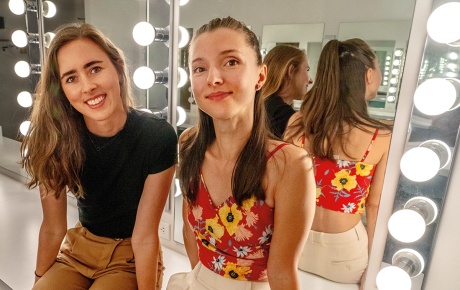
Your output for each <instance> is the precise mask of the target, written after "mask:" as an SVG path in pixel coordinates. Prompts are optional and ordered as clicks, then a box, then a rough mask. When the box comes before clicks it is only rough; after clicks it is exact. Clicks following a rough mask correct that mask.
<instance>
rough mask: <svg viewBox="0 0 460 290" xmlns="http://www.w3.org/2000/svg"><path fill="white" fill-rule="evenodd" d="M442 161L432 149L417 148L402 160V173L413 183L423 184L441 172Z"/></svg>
mask: <svg viewBox="0 0 460 290" xmlns="http://www.w3.org/2000/svg"><path fill="white" fill-rule="evenodd" d="M440 165H441V161H440V160H439V157H438V155H437V154H436V153H435V152H434V151H433V150H431V149H428V148H425V147H416V148H412V149H410V150H408V151H407V152H406V153H404V155H403V157H402V158H401V162H400V168H401V172H402V173H403V174H404V176H406V177H407V178H409V179H410V180H412V181H415V182H423V181H427V180H429V179H431V178H433V177H434V176H435V175H436V174H437V173H438V171H439V168H440Z"/></svg>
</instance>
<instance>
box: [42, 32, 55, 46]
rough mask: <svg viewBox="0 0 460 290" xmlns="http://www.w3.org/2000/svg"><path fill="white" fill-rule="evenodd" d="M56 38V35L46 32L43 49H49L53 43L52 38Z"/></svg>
mask: <svg viewBox="0 0 460 290" xmlns="http://www.w3.org/2000/svg"><path fill="white" fill-rule="evenodd" d="M55 36H56V34H54V33H53V32H47V33H45V35H44V38H43V40H44V43H45V47H46V48H49V47H50V44H51V41H53V38H54V37H55Z"/></svg>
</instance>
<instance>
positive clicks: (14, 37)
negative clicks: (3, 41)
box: [11, 30, 28, 47]
mask: <svg viewBox="0 0 460 290" xmlns="http://www.w3.org/2000/svg"><path fill="white" fill-rule="evenodd" d="M11 41H13V43H14V45H16V46H17V47H25V46H26V45H27V43H28V37H27V34H26V33H25V32H24V31H22V30H16V31H15V32H13V34H11Z"/></svg>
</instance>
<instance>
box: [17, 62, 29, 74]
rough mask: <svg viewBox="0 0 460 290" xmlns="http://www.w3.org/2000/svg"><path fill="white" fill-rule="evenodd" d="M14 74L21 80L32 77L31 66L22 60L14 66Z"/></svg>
mask: <svg viewBox="0 0 460 290" xmlns="http://www.w3.org/2000/svg"><path fill="white" fill-rule="evenodd" d="M14 72H15V73H16V74H17V75H18V76H20V77H21V78H26V77H28V76H29V75H30V66H29V64H28V63H27V62H26V61H23V60H20V61H18V62H17V63H16V64H15V65H14Z"/></svg>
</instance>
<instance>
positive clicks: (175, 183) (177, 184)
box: [174, 178, 182, 197]
mask: <svg viewBox="0 0 460 290" xmlns="http://www.w3.org/2000/svg"><path fill="white" fill-rule="evenodd" d="M174 185H175V186H176V192H175V193H174V197H178V196H180V195H181V194H182V190H180V184H179V179H178V178H176V179H175V180H174Z"/></svg>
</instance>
